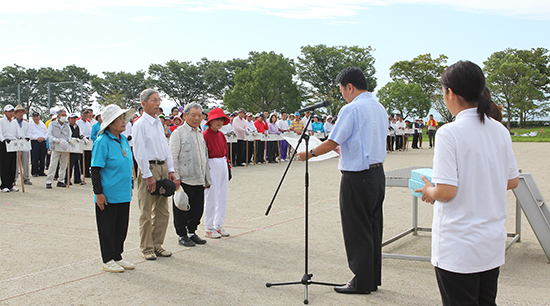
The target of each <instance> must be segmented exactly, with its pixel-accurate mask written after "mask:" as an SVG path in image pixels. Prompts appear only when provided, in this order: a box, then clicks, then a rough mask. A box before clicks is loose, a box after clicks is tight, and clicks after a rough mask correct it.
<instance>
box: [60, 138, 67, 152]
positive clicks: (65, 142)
mask: <svg viewBox="0 0 550 306" xmlns="http://www.w3.org/2000/svg"><path fill="white" fill-rule="evenodd" d="M59 147H60V148H61V150H63V151H66V150H67V149H68V148H69V143H68V142H67V141H66V140H65V139H61V141H60V142H59Z"/></svg>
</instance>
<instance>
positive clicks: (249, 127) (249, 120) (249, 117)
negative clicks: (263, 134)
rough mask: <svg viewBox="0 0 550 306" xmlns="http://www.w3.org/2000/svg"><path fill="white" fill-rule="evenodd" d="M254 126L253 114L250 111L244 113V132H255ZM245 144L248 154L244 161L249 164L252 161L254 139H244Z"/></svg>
mask: <svg viewBox="0 0 550 306" xmlns="http://www.w3.org/2000/svg"><path fill="white" fill-rule="evenodd" d="M257 131H258V129H256V126H255V125H254V115H253V114H252V113H250V112H249V113H246V132H248V133H252V132H257ZM246 146H247V148H248V156H247V157H246V162H247V163H249V164H251V163H253V161H252V157H253V156H254V150H255V149H254V141H248V140H247V141H246Z"/></svg>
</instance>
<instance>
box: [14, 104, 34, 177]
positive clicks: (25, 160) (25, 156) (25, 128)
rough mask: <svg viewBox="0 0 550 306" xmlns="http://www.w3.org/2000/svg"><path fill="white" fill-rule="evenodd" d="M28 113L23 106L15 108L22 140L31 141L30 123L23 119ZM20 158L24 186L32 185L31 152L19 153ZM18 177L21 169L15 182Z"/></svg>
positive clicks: (16, 175) (17, 172)
mask: <svg viewBox="0 0 550 306" xmlns="http://www.w3.org/2000/svg"><path fill="white" fill-rule="evenodd" d="M26 113H27V110H26V109H24V108H23V106H21V105H17V106H16V107H15V121H16V122H17V125H18V126H19V132H20V134H21V138H25V139H27V140H29V141H30V131H29V122H28V121H27V120H25V119H23V116H24V115H25V114H26ZM19 157H21V168H23V184H25V185H32V183H31V174H30V172H29V162H30V152H29V151H21V152H20V153H19ZM17 163H18V164H19V161H17ZM18 177H19V168H17V171H16V174H15V181H17V178H18Z"/></svg>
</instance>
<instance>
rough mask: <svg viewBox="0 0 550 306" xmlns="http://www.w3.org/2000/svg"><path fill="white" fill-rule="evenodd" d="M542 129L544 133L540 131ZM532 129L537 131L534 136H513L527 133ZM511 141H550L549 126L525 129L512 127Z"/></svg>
mask: <svg viewBox="0 0 550 306" xmlns="http://www.w3.org/2000/svg"><path fill="white" fill-rule="evenodd" d="M543 129H544V133H542V135H541V133H540V131H541V130H543ZM533 131H537V132H539V134H538V135H537V136H535V137H524V136H514V135H516V133H517V135H521V134H527V133H530V132H533ZM511 133H512V141H513V142H550V127H537V128H527V129H512V131H511Z"/></svg>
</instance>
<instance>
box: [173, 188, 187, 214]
mask: <svg viewBox="0 0 550 306" xmlns="http://www.w3.org/2000/svg"><path fill="white" fill-rule="evenodd" d="M172 201H173V202H174V205H175V206H176V207H177V208H178V209H179V210H183V211H188V210H189V209H191V206H190V205H189V196H187V193H185V191H184V190H183V188H180V189H178V190H177V191H176V192H175V193H174V197H173V198H172Z"/></svg>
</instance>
